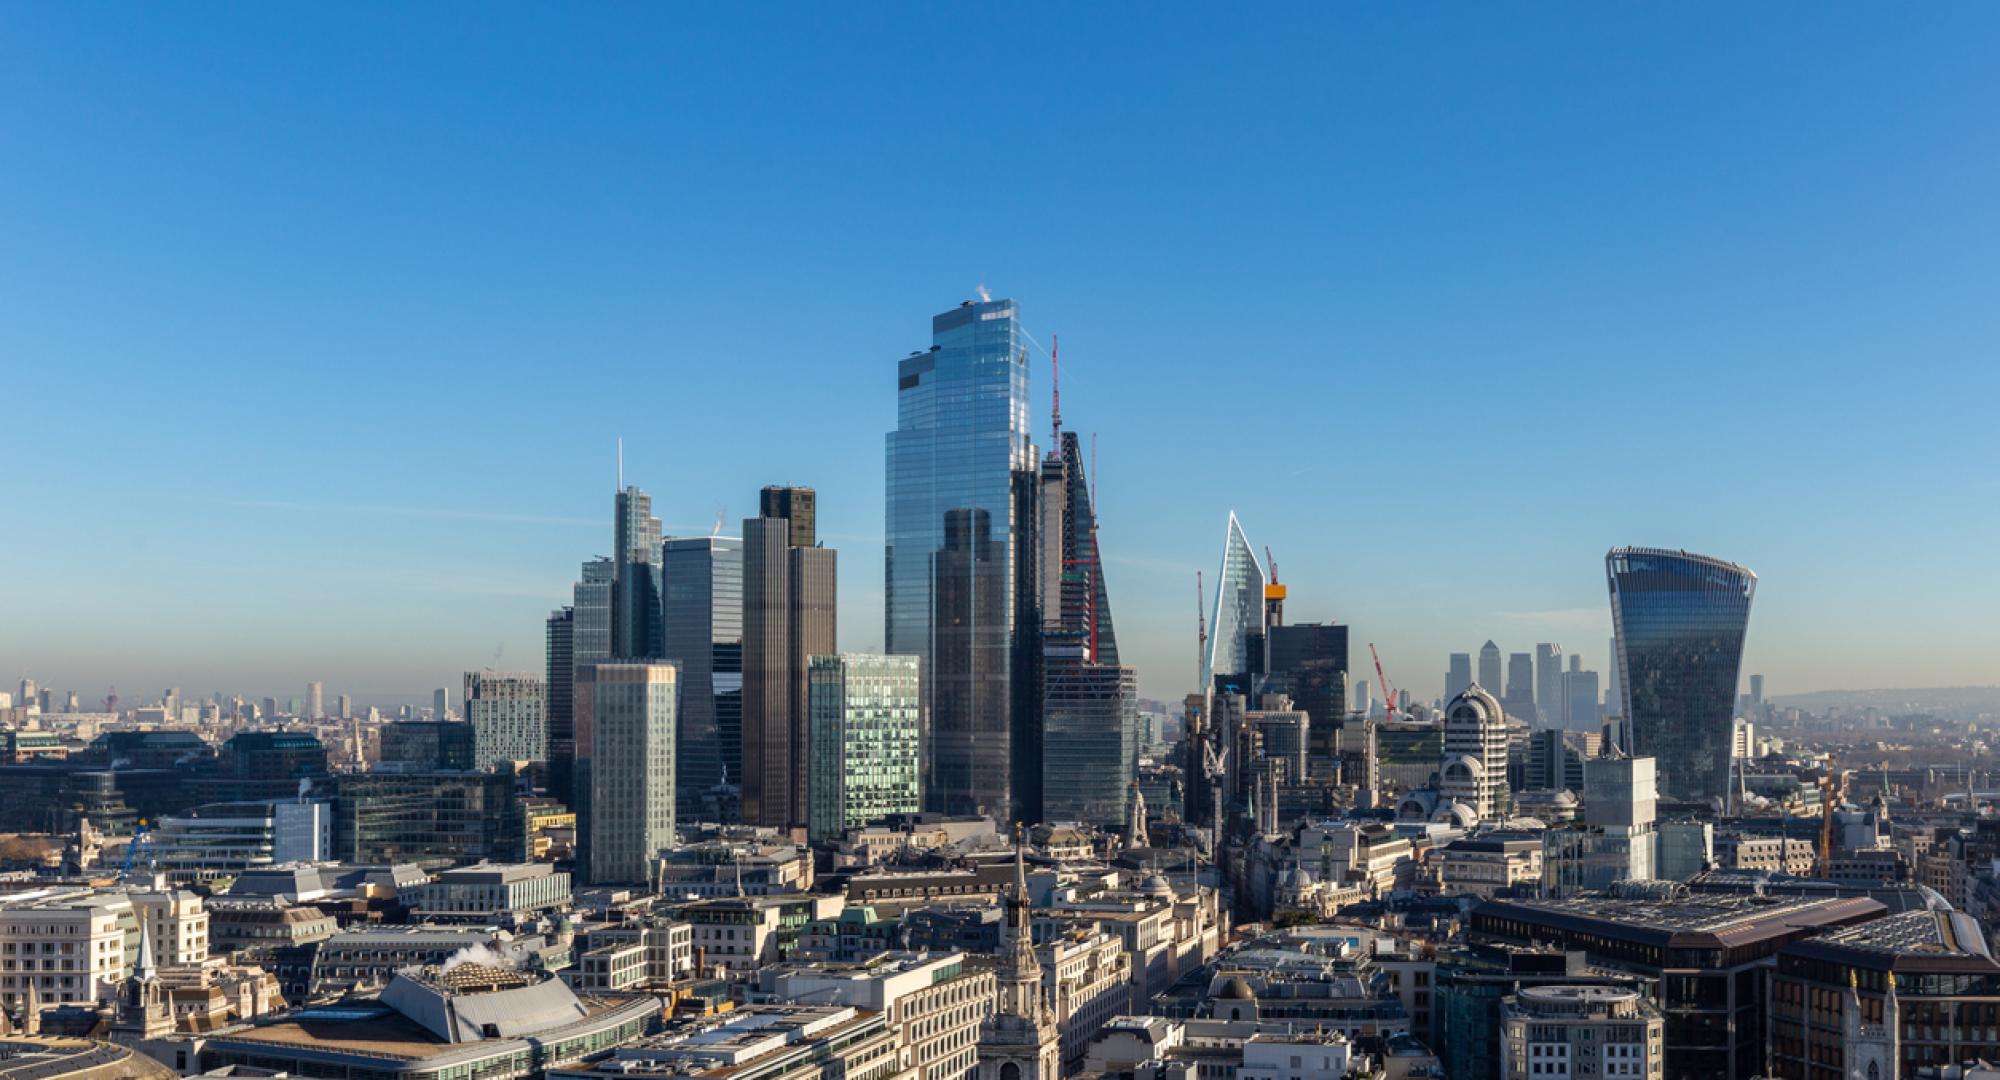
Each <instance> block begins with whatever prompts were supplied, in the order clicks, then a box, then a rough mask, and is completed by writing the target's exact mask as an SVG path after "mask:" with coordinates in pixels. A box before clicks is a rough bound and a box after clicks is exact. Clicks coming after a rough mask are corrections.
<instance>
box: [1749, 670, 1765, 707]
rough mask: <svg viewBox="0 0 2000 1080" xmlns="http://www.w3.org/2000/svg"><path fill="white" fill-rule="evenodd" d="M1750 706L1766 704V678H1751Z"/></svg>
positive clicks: (1756, 676) (1753, 676)
mask: <svg viewBox="0 0 2000 1080" xmlns="http://www.w3.org/2000/svg"><path fill="white" fill-rule="evenodd" d="M1750 704H1752V705H1762V704H1764V676H1762V675H1752V676H1750Z"/></svg>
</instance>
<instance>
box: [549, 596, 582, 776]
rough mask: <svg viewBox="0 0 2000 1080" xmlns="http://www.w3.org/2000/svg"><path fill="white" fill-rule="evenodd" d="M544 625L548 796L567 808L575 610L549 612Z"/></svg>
mask: <svg viewBox="0 0 2000 1080" xmlns="http://www.w3.org/2000/svg"><path fill="white" fill-rule="evenodd" d="M548 625H549V630H548V639H547V640H548V650H547V653H546V657H547V662H546V666H545V667H544V668H543V672H544V682H543V683H542V687H543V690H542V695H543V696H542V723H543V724H545V725H547V726H548V759H549V781H548V783H549V793H550V794H552V795H554V796H555V797H556V798H558V799H561V800H563V803H564V805H569V799H570V797H571V787H570V781H571V776H572V770H573V769H574V767H575V764H576V706H575V704H574V703H575V700H576V698H575V696H574V693H575V686H576V609H575V608H573V607H565V608H558V609H556V610H555V611H552V612H550V613H549V624H548ZM558 769H560V770H561V775H560V776H558V775H557V770H558Z"/></svg>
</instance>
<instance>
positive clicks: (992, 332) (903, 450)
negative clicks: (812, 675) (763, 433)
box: [884, 300, 1035, 815]
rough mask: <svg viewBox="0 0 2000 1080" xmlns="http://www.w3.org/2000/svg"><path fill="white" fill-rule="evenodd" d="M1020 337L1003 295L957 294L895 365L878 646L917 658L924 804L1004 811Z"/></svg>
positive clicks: (1021, 401)
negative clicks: (962, 298) (923, 343)
mask: <svg viewBox="0 0 2000 1080" xmlns="http://www.w3.org/2000/svg"><path fill="white" fill-rule="evenodd" d="M1026 341H1027V339H1026V336H1025V335H1024V334H1023V333H1022V331H1021V326H1020V317H1019V309H1018V308H1017V307H1016V305H1015V304H1014V302H1013V301H1012V300H980V301H968V302H966V303H964V304H961V305H960V306H958V307H956V308H953V309H952V310H950V311H947V312H944V313H942V314H940V315H938V316H936V317H935V318H933V319H932V320H931V347H930V348H929V349H928V350H925V351H921V352H916V353H912V354H911V355H910V356H908V357H907V358H905V359H903V360H902V361H900V362H899V363H898V364H897V370H896V387H897V389H896V430H894V431H892V432H890V433H889V434H888V438H887V444H886V455H887V461H886V464H887V472H886V487H887V491H886V496H887V498H886V510H885V521H884V526H885V529H886V533H887V537H886V545H885V558H886V565H885V568H884V570H885V588H884V614H885V627H884V631H885V639H884V641H885V651H887V652H889V653H892V654H896V655H905V656H915V657H917V658H918V661H919V664H920V665H921V668H922V670H921V674H920V681H921V683H922V686H923V693H924V700H925V710H926V716H925V723H926V725H927V727H928V730H927V737H926V745H927V748H928V753H929V757H930V760H929V762H928V765H927V773H928V775H929V778H930V780H929V786H928V788H927V792H926V798H927V804H928V805H927V808H928V809H933V810H941V811H944V812H947V813H978V812H989V813H994V814H996V815H1006V814H1007V813H1008V812H1009V811H1010V809H1011V806H1010V804H1011V801H1012V798H1013V795H1012V785H1011V783H1010V775H1009V774H1010V773H1011V772H1012V771H1013V765H1012V762H1013V755H1012V741H1013V720H1014V716H1013V713H1014V712H1015V711H1016V708H1017V706H1016V701H1015V699H1016V695H1015V693H1014V689H1015V688H1014V682H1015V681H1016V678H1017V671H1016V669H1017V667H1018V666H1019V665H1017V664H1016V656H1015V651H1016V648H1017V646H1018V642H1019V640H1020V635H1018V634H1017V632H1016V631H1017V626H1016V613H1017V612H1016V605H1017V603H1018V601H1019V599H1020V597H1021V596H1022V595H1023V594H1025V595H1028V596H1032V590H1020V589H1018V588H1017V587H1018V586H1019V585H1020V584H1022V583H1023V582H1024V581H1026V580H1027V579H1025V578H1023V577H1022V575H1024V574H1025V573H1026V572H1027V569H1026V564H1027V563H1028V561H1029V556H1030V552H1029V550H1027V547H1026V545H1024V543H1023V537H1024V534H1026V533H1031V532H1032V530H1033V522H1032V517H1033V515H1032V513H1031V512H1025V509H1026V508H1025V507H1024V505H1023V503H1024V501H1026V500H1023V499H1022V498H1021V486H1020V478H1021V476H1023V475H1028V476H1030V484H1029V490H1030V491H1032V471H1033V469H1034V464H1035V451H1034V447H1033V445H1032V444H1031V443H1030V440H1029V435H1028V432H1029V428H1028V365H1027V355H1026V352H1025V346H1026ZM948 522H949V523H950V524H949V531H948V525H947V523H948ZM947 541H950V542H951V543H949V544H948V543H947ZM941 593H942V595H941ZM947 601H951V603H949V604H948V603H947ZM1021 629H1032V628H1021ZM945 651H949V652H950V655H941V653H943V652H945Z"/></svg>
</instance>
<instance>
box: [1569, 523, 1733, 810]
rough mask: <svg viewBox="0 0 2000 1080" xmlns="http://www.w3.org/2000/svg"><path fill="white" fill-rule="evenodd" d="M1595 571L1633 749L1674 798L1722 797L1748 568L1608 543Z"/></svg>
mask: <svg viewBox="0 0 2000 1080" xmlns="http://www.w3.org/2000/svg"><path fill="white" fill-rule="evenodd" d="M1604 570H1605V577H1606V579H1607V580H1608V582H1609V585H1610V589H1611V623H1612V628H1613V629H1614V630H1615V631H1616V632H1617V645H1618V657H1617V667H1618V692H1619V696H1620V704H1621V705H1622V707H1623V709H1624V715H1625V718H1626V722H1627V724H1628V725H1629V730H1630V731H1631V732H1632V753H1633V754H1634V755H1635V756H1650V757H1653V758H1656V759H1658V768H1659V778H1660V789H1661V790H1662V791H1665V792H1666V793H1668V794H1669V795H1671V796H1673V797H1674V798H1678V799H1695V800H1702V799H1721V798H1723V797H1724V795H1725V793H1726V792H1727V789H1728V785H1729V750H1730V740H1731V735H1732V733H1733V732H1732V726H1731V722H1732V721H1733V719H1734V717H1735V711H1736V681H1737V676H1738V673H1739V672H1740V671H1741V669H1742V666H1743V636H1744V634H1745V632H1746V631H1747V630H1748V628H1749V625H1750V600H1751V597H1752V596H1753V595H1754V594H1755V593H1756V591H1757V575H1756V574H1754V573H1751V572H1750V571H1749V570H1748V569H1747V568H1745V567H1741V566H1738V565H1736V564H1735V563H1730V562H1724V561H1722V560H1721V559H1712V558H1709V557H1708V556H1705V555H1691V554H1689V553H1687V552H1685V551H1667V550H1664V549H1661V548H1613V549H1612V550H1611V552H1610V554H1608V555H1606V556H1605V557H1604Z"/></svg>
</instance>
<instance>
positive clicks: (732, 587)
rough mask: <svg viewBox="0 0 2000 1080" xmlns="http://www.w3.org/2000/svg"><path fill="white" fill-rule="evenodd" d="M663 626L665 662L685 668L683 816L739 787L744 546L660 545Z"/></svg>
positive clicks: (700, 541) (681, 540) (675, 541)
mask: <svg viewBox="0 0 2000 1080" xmlns="http://www.w3.org/2000/svg"><path fill="white" fill-rule="evenodd" d="M801 509H804V508H803V507H802V508H801ZM806 512H807V514H808V519H810V511H809V510H807V511H806ZM808 535H810V534H808ZM660 624H661V640H662V643H663V644H662V650H663V652H664V654H665V659H668V660H671V661H673V662H674V663H676V664H679V665H680V669H681V677H680V685H681V706H680V715H679V720H680V729H681V731H680V756H679V759H678V761H677V765H678V767H679V770H680V775H679V777H678V778H677V779H676V782H675V790H676V791H677V792H678V793H679V799H680V803H681V807H682V810H683V813H684V814H696V813H699V812H701V811H702V809H703V807H704V806H705V804H706V803H707V801H708V800H709V799H711V798H712V797H714V795H715V793H716V792H717V789H719V788H721V787H722V786H723V785H724V784H735V783H740V782H741V781H742V772H743V541H742V540H740V539H738V538H736V537H731V536H690V537H670V538H668V539H667V540H666V541H665V542H664V543H663V544H662V545H661V555H660Z"/></svg>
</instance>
